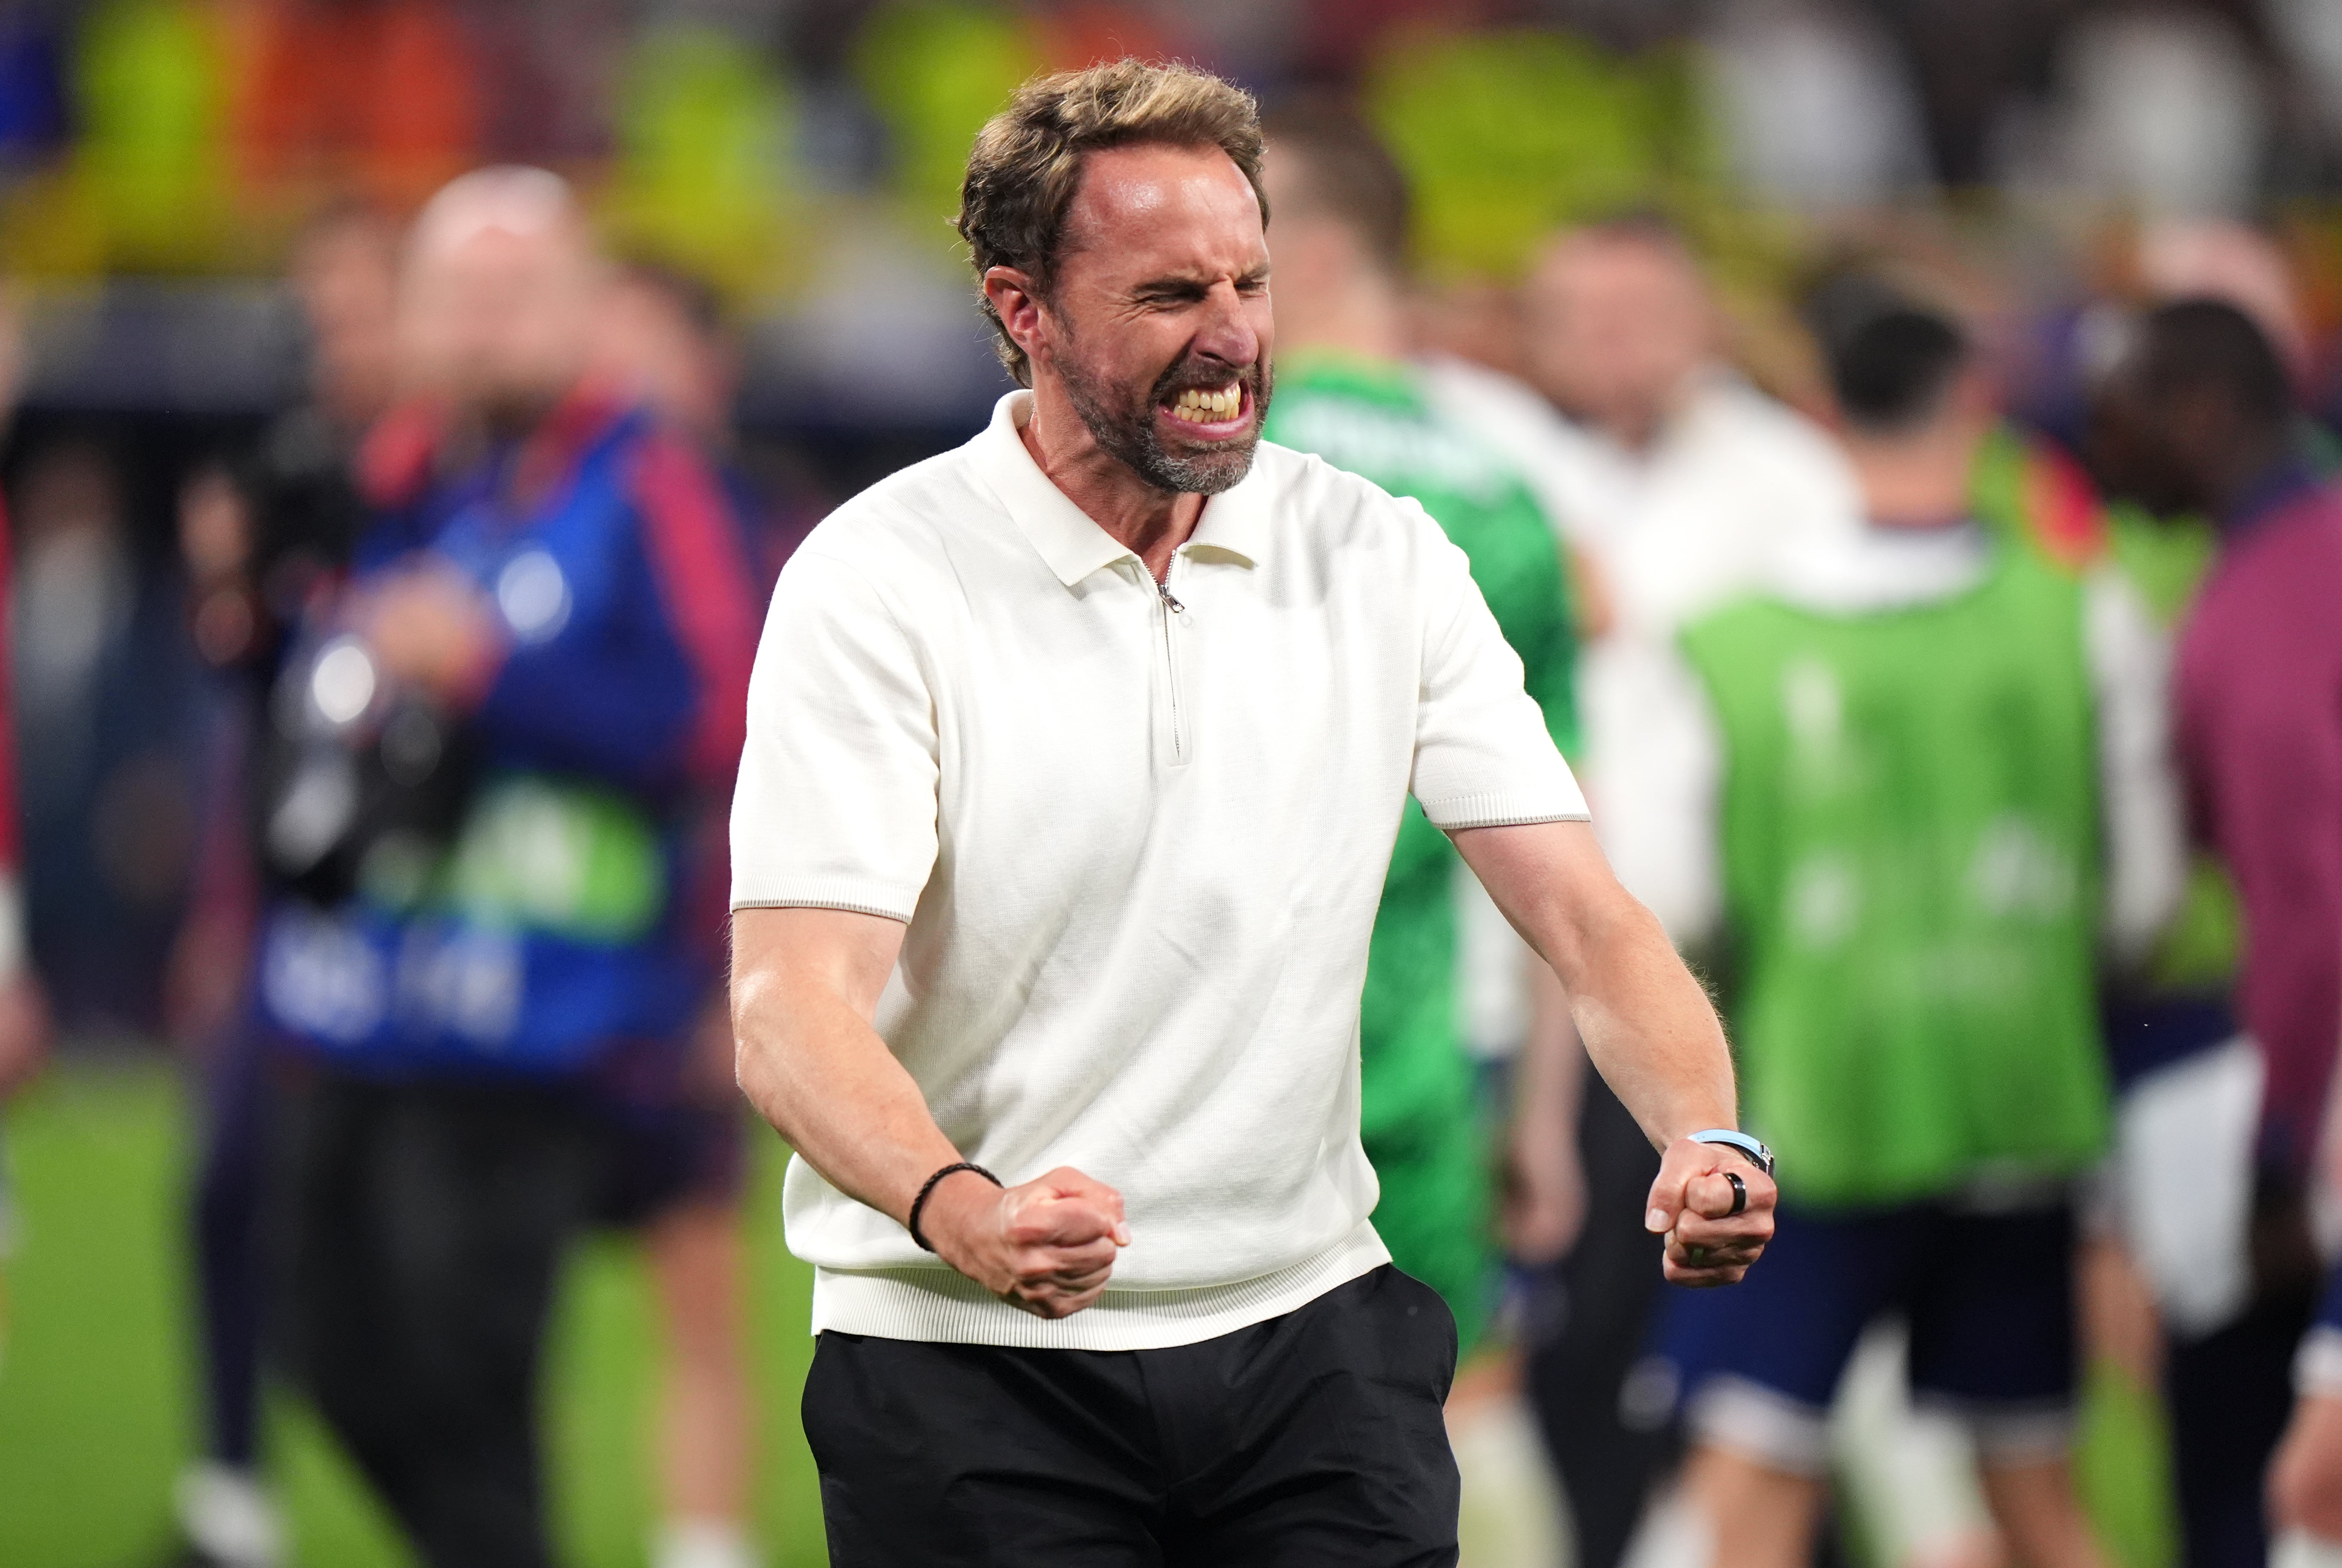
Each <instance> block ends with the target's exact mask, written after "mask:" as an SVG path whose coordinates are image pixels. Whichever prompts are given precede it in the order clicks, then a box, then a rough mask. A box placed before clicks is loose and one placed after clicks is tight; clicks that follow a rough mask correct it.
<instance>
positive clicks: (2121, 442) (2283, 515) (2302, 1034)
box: [2093, 298, 2342, 1568]
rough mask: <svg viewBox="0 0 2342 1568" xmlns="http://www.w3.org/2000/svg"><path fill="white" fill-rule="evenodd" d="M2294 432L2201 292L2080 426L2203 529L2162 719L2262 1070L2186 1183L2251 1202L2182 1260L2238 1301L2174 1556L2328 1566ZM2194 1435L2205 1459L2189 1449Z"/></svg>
mask: <svg viewBox="0 0 2342 1568" xmlns="http://www.w3.org/2000/svg"><path fill="white" fill-rule="evenodd" d="M2306 433H2307V425H2306V422H2305V421H2304V420H2303V418H2302V416H2301V414H2300V411H2299V408H2298V404H2297V399H2296V394H2295V390H2294V386H2293V384H2292V381H2291V378H2290V376H2289V375H2288V374H2287V368H2286V365H2285V364H2284V361H2283V359H2282V357H2281V356H2280V354H2279V352H2278V350H2277V348H2276V347H2275V346H2274V345H2272V344H2271V343H2270V341H2269V339H2268V337H2267V335H2265V334H2264V333H2263V332H2262V331H2261V329H2260V328H2259V327H2257V326H2256V325H2254V323H2253V321H2252V319H2251V318H2250V317H2248V316H2247V315H2246V314H2245V313H2244V312H2243V311H2241V310H2239V309H2237V307H2236V306H2234V305H2227V304H2224V303H2220V302H2217V301H2214V300H2211V299H2205V298H2198V299H2192V300H2181V301H2178V302H2176V303H2174V304H2170V305H2164V306H2162V307H2160V308H2159V309H2157V310H2155V311H2153V312H2152V313H2150V314H2149V315H2147V317H2146V318H2145V319H2144V321H2143V322H2141V323H2139V324H2138V325H2137V327H2136V328H2135V330H2134V331H2133V332H2132V334H2131V336H2130V341H2129V342H2128V343H2127V345H2125V347H2124V351H2123V353H2122V355H2120V357H2119V359H2118V361H2117V365H2116V367H2115V369H2114V371H2113V373H2112V374H2111V375H2109V377H2108V378H2107V384H2106V385H2105V387H2104V389H2103V391H2102V393H2101V395H2100V397H2099V400H2098V406H2097V410H2096V413H2095V418H2094V430H2093V435H2094V441H2095V444H2096V447H2097V458H2098V462H2099V465H2100V468H2101V471H2102V472H2103V473H2104V474H2105V476H2106V478H2107V484H2108V487H2109V489H2110V490H2111V491H2113V492H2114V493H2115V494H2118V495H2120V496H2122V497H2123V498H2124V499H2127V500H2132V501H2135V502H2137V503H2138V504H2141V505H2143V506H2145V507H2146V508H2147V510H2148V511H2150V512H2151V513H2153V514H2157V515H2158V516H2164V517H2178V516H2185V515H2188V514H2194V515H2198V516H2208V517H2211V518H2213V519H2214V520H2215V522H2216V523H2217V526H2218V529H2219V541H2220V542H2219V554H2218V556H2217V559H2216V561H2215V562H2214V564H2213V566H2212V568H2211V571H2210V573H2209V574H2208V575H2207V578H2206V580H2205V582H2204V584H2203V586H2202V589H2201V590H2200V592H2199V594H2198V595H2197V599H2196V602H2195V604H2194V606H2193V608H2192V609H2191V611H2190V613H2189V616H2188V620H2187V624H2186V627H2185V629H2184V630H2183V632H2182V634H2181V638H2180V644H2179V650H2178V659H2177V670H2176V679H2175V694H2176V699H2175V700H2176V704H2177V732H2176V733H2177V740H2178V753H2179V760H2180V765H2181V768H2182V770H2183V774H2184V777H2185V780H2186V783H2187V793H2188V804H2189V808H2190V814H2191V815H2192V817H2193V819H2194V824H2195V827H2196V829H2197V834H2198V836H2199V837H2200V838H2201V839H2202V840H2203V841H2204V842H2205V843H2206V844H2207V846H2208V847H2209V848H2210V849H2212V850H2213V851H2214V852H2216V853H2217V855H2218V856H2219V858H2220V860H2221V861H2222V863H2223V864H2226V865H2227V868H2228V870H2229V872H2230V874H2232V875H2233V876H2234V878H2235V881H2236V886H2237V894H2238V896H2239V898H2240V900H2241V902H2242V904H2243V913H2244V927H2245V931H2246V934H2247V937H2246V944H2245V952H2244V957H2243V963H2242V965H2241V970H2240V984H2239V985H2238V988H2237V1003H2238V1007H2239V1011H2240V1013H2241V1014H2242V1018H2243V1022H2244V1024H2245V1026H2246V1029H2247V1033H2248V1034H2250V1036H2251V1037H2252V1039H2253V1040H2254V1041H2255V1042H2256V1043H2257V1044H2258V1046H2259V1048H2260V1055H2261V1060H2262V1062H2263V1064H2264V1067H2265V1074H2264V1079H2265V1082H2264V1085H2263V1088H2262V1092H2261V1114H2260V1118H2259V1127H2258V1134H2257V1139H2249V1138H2248V1139H2243V1140H2239V1142H2238V1144H2237V1147H2236V1148H2235V1150H2234V1151H2233V1163H2234V1164H2236V1165H2237V1166H2238V1167H2239V1168H2238V1169H2237V1170H2236V1171H2235V1172H2233V1173H2232V1172H2228V1171H2224V1170H2220V1169H2214V1168H2210V1167H2211V1165H2213V1164H2215V1163H2216V1162H2214V1161H2212V1160H2210V1159H2206V1160H2205V1161H2204V1164H2205V1165H2206V1167H2207V1168H2205V1169H2203V1170H2202V1171H2201V1172H2200V1174H2199V1175H2198V1178H2197V1185H2199V1186H2210V1185H2213V1184H2216V1183H2221V1182H2223V1181H2227V1180H2233V1181H2235V1182H2237V1183H2239V1184H2240V1185H2244V1186H2246V1187H2247V1188H2248V1189H2249V1191H2250V1193H2251V1202H2250V1203H2249V1204H2248V1205H2247V1204H2239V1205H2238V1209H2239V1217H2240V1218H2241V1217H2243V1215H2244V1214H2245V1213H2249V1223H2248V1225H2247V1226H2245V1227H2243V1230H2244V1233H2242V1234H2232V1235H2228V1236H2226V1237H2220V1238H2212V1237H2207V1243H2206V1246H2205V1248H2204V1254H2205V1255H2204V1257H2203V1266H2204V1268H2205V1269H2207V1271H2208V1270H2212V1269H2215V1268H2221V1267H2227V1268H2229V1269H2231V1270H2233V1271H2234V1272H2235V1273H2236V1274H2237V1276H2238V1280H2237V1291H2236V1293H2235V1294H2236V1297H2237V1300H2238V1302H2239V1303H2241V1304H2240V1306H2239V1307H2238V1309H2237V1312H2236V1313H2234V1314H2232V1319H2231V1321H2229V1322H2228V1323H2226V1324H2225V1325H2224V1326H2222V1327H2220V1328H2218V1329H2217V1331H2215V1332H2214V1333H2210V1334H2209V1335H2207V1336H2206V1338H2205V1339H2204V1340H2203V1341H2202V1342H2201V1343H2198V1344H2197V1345H2194V1346H2191V1347H2189V1353H2188V1355H2187V1357H2186V1358H2185V1360H2182V1359H2181V1358H2178V1357H2175V1359H2174V1364H2173V1375H2172V1379H2171V1388H2170V1395H2171V1400H2172V1404H2173V1407H2174V1425H2175V1429H2176V1431H2177V1435H2178V1437H2179V1440H2180V1442H2181V1443H2182V1444H2183V1453H2182V1463H2181V1466H2180V1471H2179V1473H2180V1476H2181V1480H2182V1488H2183V1489H2182V1493H2181V1506H2182V1511H2183V1515H2184V1517H2185V1523H2186V1525H2187V1548H2188V1551H2187V1557H2188V1562H2189V1563H2190V1564H2191V1568H2245V1565H2246V1564H2257V1563H2260V1562H2262V1561H2264V1560H2265V1558H2266V1559H2267V1560H2268V1561H2272V1562H2275V1563H2289V1564H2294V1565H2296V1568H2312V1565H2332V1564H2336V1563H2342V1270H2336V1271H2334V1272H2331V1273H2328V1274H2327V1279H2326V1282H2325V1283H2324V1284H2323V1286H2322V1287H2321V1286H2320V1284H2319V1283H2318V1278H2317V1275H2318V1270H2319V1268H2320V1263H2319V1259H2318V1255H2317V1245H2316V1241H2317V1233H2318V1232H2321V1231H2323V1232H2325V1233H2327V1238H2326V1239H2327V1240H2328V1241H2330V1240H2331V1239H2332V1231H2333V1225H2332V1224H2331V1223H2330V1222H2331V1221H2332V1219H2333V1218H2334V1216H2335V1215H2336V1213H2337V1212H2342V1126H2337V1122H2338V1121H2342V1118H2338V1117H2337V1114H2336V1083H2337V1074H2336V1071H2335V1066H2336V1058H2337V1045H2342V614H2337V608H2336V604H2337V585H2342V491H2337V489H2336V487H2335V486H2334V485H2333V484H2331V483H2330V482H2328V481H2327V480H2325V479H2323V478H2322V477H2321V476H2320V475H2319V474H2318V472H2317V467H2316V465H2315V464H2314V463H2313V462H2312V461H2311V458H2310V455H2309V453H2308V450H2307V444H2306V441H2305V436H2306ZM2215 1243H2220V1244H2215ZM2327 1263H2328V1264H2329V1265H2330V1263H2331V1259H2330V1258H2329V1259H2328V1260H2327ZM2288 1369H2289V1370H2290V1373H2291V1380H2290V1381H2291V1383H2292V1390H2291V1392H2292V1393H2293V1395H2294V1397H2293V1399H2292V1400H2291V1401H2290V1411H2288V1403H2289V1402H2288V1399H2287V1373H2288ZM2205 1433H2216V1434H2217V1436H2216V1437H2214V1438H2213V1439H2212V1440H2211V1441H2213V1442H2216V1443H2217V1452H2207V1453H2202V1454H2199V1455H2198V1456H2197V1457H2198V1458H2199V1459H2200V1460H2202V1461H2204V1462H2205V1463H2196V1464H2190V1463H2187V1459H2188V1457H2189V1456H2188V1455H2187V1453H2186V1451H2185V1445H2186V1444H2187V1443H2188V1442H2189V1441H2190V1439H2191V1435H2197V1437H2198V1440H2199V1441H2201V1440H2203V1438H2202V1436H2201V1434H2205ZM2280 1442H2281V1444H2282V1445H2281V1446H2280ZM2272 1453H2274V1459H2273V1461H2272V1459H2271V1455H2272ZM2264 1464H2267V1465H2268V1466H2269V1474H2268V1483H2267V1513H2266V1514H2265V1513H2264V1510H2263V1505H2262V1498H2261V1497H2260V1496H2258V1495H2257V1492H2258V1490H2259V1488H2258V1487H2257V1485H2256V1484H2255V1482H2256V1481H2257V1479H2258V1478H2259V1476H2260V1474H2261V1472H2262V1469H2263V1466H2264ZM2265 1518H2268V1519H2273V1520H2274V1522H2275V1523H2276V1525H2277V1529H2278V1530H2279V1531H2280V1532H2281V1533H2282V1537H2281V1539H2280V1540H2279V1542H2278V1543H2277V1552H2276V1553H2275V1555H2274V1556H2273V1557H2269V1556H2268V1555H2267V1541H2266V1539H2265V1536H2264V1533H2263V1532H2264V1519H2265Z"/></svg>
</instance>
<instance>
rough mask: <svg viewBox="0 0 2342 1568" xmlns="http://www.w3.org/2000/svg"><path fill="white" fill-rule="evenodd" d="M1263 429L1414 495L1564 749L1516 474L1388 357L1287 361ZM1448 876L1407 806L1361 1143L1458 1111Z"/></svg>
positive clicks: (1377, 975) (1432, 838)
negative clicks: (1460, 562)
mask: <svg viewBox="0 0 2342 1568" xmlns="http://www.w3.org/2000/svg"><path fill="white" fill-rule="evenodd" d="M1265 434H1266V438H1267V439H1268V440H1271V441H1274V442H1276V443H1278V444H1280V445H1285V446H1291V447H1295V448H1297V449H1299V450H1301V451H1304V452H1314V453H1316V454H1317V455H1319V456H1320V457H1323V458H1324V459H1325V460H1326V462H1328V463H1330V464H1333V465H1334V466H1336V467H1337V468H1343V469H1346V470H1348V471H1349V472H1351V473H1353V474H1360V475H1362V476H1363V477H1365V478H1367V479H1370V480H1372V481H1373V482H1374V483H1376V484H1379V485H1381V486H1382V487H1383V488H1384V489H1386V490H1387V491H1389V492H1390V493H1391V494H1394V495H1406V496H1411V497H1413V498H1414V499H1415V500H1416V501H1419V502H1421V503H1422V504H1423V508H1424V510H1425V511H1426V512H1428V513H1429V514H1431V516H1432V518H1433V519H1434V520H1435V521H1436V522H1437V523H1438V524H1439V525H1440V527H1441V528H1443V529H1445V530H1446V534H1447V536H1448V538H1450V539H1452V540H1453V541H1455V543H1456V545H1457V547H1458V548H1460V549H1462V550H1463V552H1464V554H1465V555H1466V557H1467V558H1468V559H1469V560H1470V562H1471V566H1472V578H1473V581H1475V582H1476V583H1477V584H1479V587H1480V592H1481V594H1482V595H1483V596H1485V597H1486V600H1487V601H1488V608H1489V609H1490V610H1491V611H1492V612H1493V613H1494V614H1495V615H1496V624H1498V625H1499V626H1500V627H1502V628H1503V630H1504V634H1505V637H1506V641H1507V642H1509V643H1511V644H1512V645H1513V649H1514V651H1515V652H1516V653H1517V654H1520V656H1521V664H1522V666H1523V670H1524V674H1525V676H1526V684H1527V687H1528V692H1529V694H1530V695H1531V696H1532V697H1534V698H1536V701H1537V703H1538V704H1539V705H1540V706H1541V707H1542V708H1543V709H1544V710H1545V717H1546V726H1547V727H1548V728H1549V729H1550V730H1551V731H1552V733H1553V737H1554V739H1555V741H1556V743H1558V744H1560V746H1561V747H1562V749H1563V750H1564V751H1574V750H1575V749H1576V742H1577V714H1576V703H1575V701H1574V698H1573V696H1572V682H1573V679H1574V674H1575V668H1576V639H1575V636H1574V635H1573V633H1572V631H1571V626H1570V612H1569V603H1568V592H1567V579H1566V570H1565V567H1564V565H1563V560H1562V552H1561V546H1560V544H1559V543H1558V541H1557V540H1556V536H1555V534H1554V531H1553V529H1552V528H1551V527H1550V526H1549V525H1548V524H1547V523H1546V518H1545V514H1544V513H1543V512H1542V511H1541V510H1540V509H1539V508H1538V506H1537V504H1536V501H1535V500H1534V499H1532V497H1531V495H1530V493H1529V490H1528V488H1527V486H1526V484H1525V483H1524V482H1523V480H1522V477H1521V475H1520V474H1519V473H1518V472H1517V471H1516V469H1514V468H1513V467H1512V466H1511V465H1510V464H1508V463H1507V462H1506V460H1505V459H1504V458H1502V457H1500V456H1499V455H1497V454H1496V452H1495V451H1494V450H1493V449H1491V448H1489V447H1487V446H1485V445H1483V444H1481V443H1479V442H1478V441H1476V440H1475V439H1473V438H1472V436H1471V435H1470V434H1468V433H1467V432H1466V431H1464V430H1461V429H1458V428H1456V426H1455V425H1453V424H1450V423H1449V422H1447V421H1446V420H1444V419H1443V418H1441V417H1440V416H1439V415H1438V414H1436V412H1435V411H1434V410H1433V409H1432V407H1431V405H1430V404H1428V403H1427V402H1426V399H1425V397H1424V395H1423V393H1422V391H1421V389H1420V387H1419V386H1418V385H1417V383H1416V376H1415V374H1414V372H1413V371H1412V370H1411V369H1410V368H1409V367H1407V366H1406V365H1399V364H1388V363H1379V362H1376V361H1371V360H1366V359H1358V358H1351V357H1344V356H1336V355H1329V354H1324V353H1310V354H1301V355H1288V356H1286V358H1284V359H1282V360H1280V361H1279V363H1278V365H1277V379H1276V395H1275V396H1274V398H1273V399H1272V400H1271V402H1270V404H1269V411H1268V423H1267V426H1266V432H1265ZM1455 874H1456V850H1455V846H1454V845H1452V844H1449V843H1448V842H1447V835H1446V834H1443V833H1441V832H1440V831H1439V830H1438V829H1437V828H1436V827H1434V826H1432V825H1431V823H1430V822H1429V820H1428V819H1426V817H1425V816H1424V814H1423V811H1422V808H1421V807H1420V806H1418V805H1417V804H1416V803H1414V802H1413V801H1409V802H1408V803H1407V807H1406V817H1405V819H1404V820H1403V821H1402V822H1401V823H1400V824H1399V831H1398V842H1397V844H1396V849H1395V850H1394V852H1393V854H1392V856H1391V867H1390V874H1389V875H1388V877H1387V878H1386V880H1385V882H1384V884H1383V897H1382V905H1381V908H1380V910H1379V912H1378V913H1377V914H1376V917H1375V931H1374V940H1373V944H1372V946H1371V948H1370V951H1369V958H1368V964H1367V969H1366V994H1365V997H1364V1001H1363V1005H1362V1009H1361V1015H1360V1023H1359V1037H1360V1052H1361V1055H1362V1058H1363V1071H1364V1080H1365V1082H1364V1089H1363V1103H1362V1106H1361V1117H1360V1119H1361V1123H1362V1130H1363V1132H1364V1134H1365V1138H1366V1145H1367V1149H1368V1152H1369V1153H1376V1152H1377V1150H1382V1151H1388V1152H1390V1153H1392V1154H1405V1153H1406V1152H1407V1151H1408V1149H1409V1148H1410V1146H1411V1145H1413V1144H1416V1143H1418V1142H1421V1143H1423V1144H1426V1148H1427V1147H1428V1146H1429V1145H1430V1144H1436V1142H1438V1141H1439V1135H1440V1134H1439V1129H1440V1128H1441V1126H1442V1125H1443V1124H1446V1123H1447V1122H1448V1120H1449V1119H1450V1118H1452V1117H1455V1116H1456V1115H1459V1114H1464V1115H1468V1114H1470V1107H1471V1096H1472V1072H1471V1064H1470V1062H1469V1061H1468V1059H1467V1058H1466V1055H1465V1053H1464V1050H1463V1040H1462V1029H1461V1026H1460V1023H1459V1016H1458V1015H1459V999H1458V995H1457V979H1456V944H1457V926H1456V903H1455V895H1454V889H1455ZM1378 1157H1379V1156H1378Z"/></svg>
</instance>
